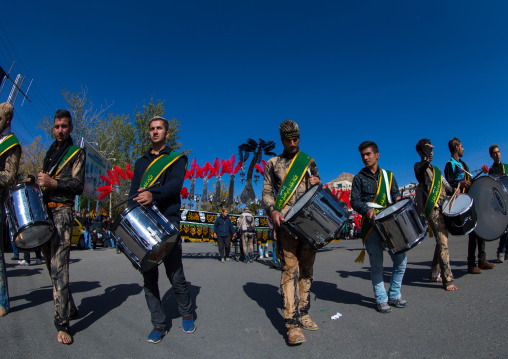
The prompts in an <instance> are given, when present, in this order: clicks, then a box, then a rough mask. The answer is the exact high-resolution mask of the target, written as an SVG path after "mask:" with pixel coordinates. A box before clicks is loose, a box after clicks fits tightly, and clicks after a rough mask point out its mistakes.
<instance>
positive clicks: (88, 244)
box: [83, 231, 92, 249]
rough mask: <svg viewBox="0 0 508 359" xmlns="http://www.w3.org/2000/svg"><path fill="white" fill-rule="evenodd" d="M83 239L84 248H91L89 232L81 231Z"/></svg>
mask: <svg viewBox="0 0 508 359" xmlns="http://www.w3.org/2000/svg"><path fill="white" fill-rule="evenodd" d="M83 237H84V238H85V248H86V249H91V248H92V243H91V238H92V235H91V234H90V232H88V231H83Z"/></svg>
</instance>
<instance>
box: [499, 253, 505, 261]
mask: <svg viewBox="0 0 508 359" xmlns="http://www.w3.org/2000/svg"><path fill="white" fill-rule="evenodd" d="M504 256H505V254H504V253H499V252H497V262H498V263H504Z"/></svg>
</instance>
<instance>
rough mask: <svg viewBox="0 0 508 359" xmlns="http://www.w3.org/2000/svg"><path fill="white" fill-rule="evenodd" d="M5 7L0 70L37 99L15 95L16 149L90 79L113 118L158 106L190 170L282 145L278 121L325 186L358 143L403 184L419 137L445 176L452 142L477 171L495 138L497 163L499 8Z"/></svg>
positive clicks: (502, 92) (502, 64) (501, 63)
mask: <svg viewBox="0 0 508 359" xmlns="http://www.w3.org/2000/svg"><path fill="white" fill-rule="evenodd" d="M1 11H2V17H1V19H0V24H1V25H2V27H3V28H0V38H1V42H0V64H1V65H2V67H3V68H4V69H6V70H8V68H9V67H10V64H11V62H12V60H13V59H15V60H16V61H17V63H16V67H15V71H14V73H18V72H21V73H22V74H24V75H26V76H27V78H33V79H34V84H35V85H36V88H34V87H32V90H31V91H30V94H31V95H32V96H31V97H33V100H34V103H33V104H27V103H26V102H25V104H24V105H23V107H20V104H21V101H20V100H18V102H17V103H16V105H17V108H16V111H17V115H18V117H17V118H16V120H15V121H16V122H15V124H14V128H15V130H16V132H17V133H18V134H19V135H20V137H21V138H22V139H23V140H24V141H26V142H31V141H32V139H33V136H37V135H40V134H42V133H41V132H40V131H39V130H37V129H36V122H37V120H38V119H39V118H40V117H41V116H43V115H52V114H53V113H54V112H55V110H56V109H58V108H61V107H65V103H64V101H63V98H62V97H61V95H60V90H62V89H63V88H66V89H68V90H71V91H75V92H78V91H79V90H80V88H81V86H87V87H88V91H89V93H88V94H89V98H90V99H91V100H92V101H93V102H94V103H95V105H101V104H105V101H107V102H108V103H111V102H114V105H113V106H112V107H111V111H113V112H115V113H125V114H132V113H133V111H134V109H135V107H136V106H139V107H141V106H142V101H143V99H149V98H150V96H151V95H154V96H155V98H160V99H164V100H166V110H167V113H166V116H167V117H168V118H172V117H176V118H177V119H179V120H180V121H181V123H182V127H181V132H180V135H181V140H182V142H183V143H184V146H185V148H187V149H192V153H191V156H190V157H191V159H192V158H197V161H198V163H199V164H200V165H203V164H204V163H205V162H206V161H210V162H213V160H214V159H215V158H216V157H219V158H229V156H231V155H232V154H235V153H237V146H238V145H239V144H241V143H242V142H244V141H245V140H246V139H247V138H248V137H252V138H254V139H257V138H259V137H261V138H263V139H265V140H274V141H276V142H277V147H276V152H278V153H280V152H281V150H282V146H281V145H280V140H279V135H278V125H279V123H280V122H281V121H283V120H286V119H291V120H294V121H296V122H297V123H298V124H299V125H300V128H301V150H302V151H305V152H307V153H308V154H310V155H311V156H313V157H314V158H315V160H316V163H317V165H318V169H319V171H320V174H321V177H322V180H323V181H324V182H328V181H330V180H331V179H334V178H335V177H337V176H338V175H339V174H340V173H342V172H349V173H353V174H356V173H357V172H358V171H359V170H360V169H361V168H362V167H363V164H362V162H361V159H360V156H359V153H358V149H357V148H358V145H359V144H360V143H361V142H362V141H364V140H373V141H375V142H377V143H378V145H379V147H380V153H381V157H380V166H381V167H383V168H386V169H389V170H392V171H394V174H395V177H396V178H397V181H398V182H399V185H405V184H408V183H409V182H415V178H414V173H413V164H414V162H416V161H417V160H418V155H417V154H416V152H415V144H416V142H417V141H418V140H419V139H420V138H423V137H429V138H430V139H431V140H432V142H433V144H434V145H435V146H436V147H437V148H436V150H435V160H434V164H436V165H438V166H439V167H440V168H442V169H443V168H444V165H445V162H446V161H447V160H448V159H449V157H450V155H449V152H448V149H447V142H448V140H449V139H451V138H452V137H455V136H457V137H459V138H460V139H461V140H462V142H463V145H464V148H465V153H464V158H463V159H464V160H465V161H466V162H467V163H468V164H469V167H470V168H472V169H475V168H479V167H480V166H481V165H483V164H488V165H489V166H490V164H491V162H492V161H491V159H490V158H489V156H488V147H489V145H491V144H492V143H497V144H498V145H499V146H500V148H501V152H502V153H503V154H505V153H506V155H505V158H503V159H504V160H505V162H506V161H508V140H507V137H506V132H507V128H508V125H507V121H506V115H507V112H508V101H507V95H508V85H507V84H508V81H507V80H508V72H507V70H506V69H507V64H508V46H507V40H506V39H508V27H507V26H506V18H507V17H508V3H506V2H502V1H482V2H478V1H446V2H443V1H314V2H310V1H294V0H293V1H264V0H258V1H252V2H244V1H220V0H219V1H214V2H211V1H192V0H190V1H181V2H175V1H150V0H148V1H143V2H139V1H122V2H107V1H106V2H104V1H95V0H93V1H86V2H83V1H76V2H72V1H65V2H64V1H51V2H40V1H23V2H20V1H17V2H14V1H12V2H9V3H6V2H4V3H3V4H2V10H1ZM7 14H8V15H9V16H6V15H7ZM6 36H7V37H6ZM21 65H22V66H21ZM7 94H8V91H7V90H6V89H4V91H3V92H2V94H1V95H0V100H1V101H5V99H6V98H7ZM20 119H21V120H22V121H23V125H24V126H21V124H20V123H19V121H20ZM505 149H506V150H505ZM266 159H267V158H266ZM185 185H186V186H187V187H188V186H189V182H188V181H186V183H185ZM236 188H237V191H238V190H239V189H241V188H242V186H240V185H239V184H237V186H236ZM256 191H257V192H258V195H259V194H260V191H259V187H258V188H257V190H256Z"/></svg>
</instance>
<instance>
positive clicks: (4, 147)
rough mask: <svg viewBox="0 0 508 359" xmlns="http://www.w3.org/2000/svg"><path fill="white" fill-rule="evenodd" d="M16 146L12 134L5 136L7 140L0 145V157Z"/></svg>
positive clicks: (15, 140) (16, 141)
mask: <svg viewBox="0 0 508 359" xmlns="http://www.w3.org/2000/svg"><path fill="white" fill-rule="evenodd" d="M16 145H19V141H18V139H17V138H16V136H14V134H12V135H9V136H7V138H6V139H5V140H3V141H2V143H0V156H1V155H3V154H4V153H5V152H7V151H9V150H10V149H11V148H13V147H14V146H16Z"/></svg>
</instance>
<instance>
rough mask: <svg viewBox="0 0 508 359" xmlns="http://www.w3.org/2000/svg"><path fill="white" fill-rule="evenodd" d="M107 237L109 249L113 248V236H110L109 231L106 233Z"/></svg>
mask: <svg viewBox="0 0 508 359" xmlns="http://www.w3.org/2000/svg"><path fill="white" fill-rule="evenodd" d="M108 236H109V247H110V248H113V247H114V246H115V241H113V236H112V235H111V232H110V231H108Z"/></svg>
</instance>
